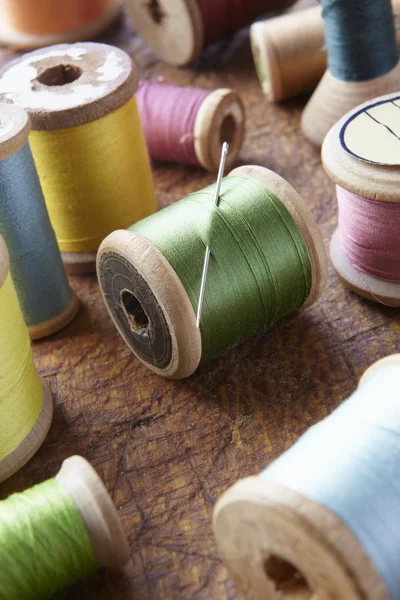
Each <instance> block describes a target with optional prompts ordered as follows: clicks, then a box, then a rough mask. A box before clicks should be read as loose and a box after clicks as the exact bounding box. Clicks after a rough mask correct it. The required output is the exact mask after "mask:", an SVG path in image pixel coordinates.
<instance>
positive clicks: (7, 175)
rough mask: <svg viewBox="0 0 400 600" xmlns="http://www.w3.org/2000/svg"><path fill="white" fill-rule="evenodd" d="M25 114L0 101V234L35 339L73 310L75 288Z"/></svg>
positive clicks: (75, 306)
mask: <svg viewBox="0 0 400 600" xmlns="http://www.w3.org/2000/svg"><path fill="white" fill-rule="evenodd" d="M29 130H30V124H29V117H28V115H27V113H26V112H25V111H24V110H23V109H21V108H19V107H17V106H12V105H8V104H1V105H0V234H1V235H2V236H3V237H4V239H5V241H6V244H7V247H8V251H9V254H10V270H11V275H12V278H13V281H14V285H15V287H16V290H17V294H18V299H19V302H20V305H21V309H22V313H23V315H24V319H25V322H26V324H27V326H28V330H29V333H30V335H31V337H32V338H33V339H36V338H40V337H43V336H45V335H50V334H52V333H54V332H56V331H58V330H59V329H61V328H62V327H64V326H65V325H67V324H68V323H69V322H70V321H71V320H72V319H73V318H74V316H75V315H76V313H77V310H78V308H79V301H78V299H77V297H76V296H75V294H74V293H73V291H72V289H71V287H70V285H69V282H68V279H67V276H66V273H65V269H64V266H63V263H62V260H61V255H60V252H59V249H58V245H57V241H56V238H55V235H54V232H53V229H52V227H51V224H50V220H49V216H48V213H47V209H46V205H45V202H44V198H43V194H42V191H41V187H40V183H39V179H38V176H37V173H36V169H35V165H34V162H33V158H32V154H31V151H30V147H29V142H28V141H27V139H28V134H29Z"/></svg>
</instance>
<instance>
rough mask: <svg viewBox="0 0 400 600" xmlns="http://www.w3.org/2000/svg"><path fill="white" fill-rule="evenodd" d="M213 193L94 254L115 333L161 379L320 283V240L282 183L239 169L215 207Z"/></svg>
mask: <svg viewBox="0 0 400 600" xmlns="http://www.w3.org/2000/svg"><path fill="white" fill-rule="evenodd" d="M213 194H214V186H210V187H209V188H206V189H205V190H201V191H200V192H197V193H194V194H191V195H190V196H188V197H187V198H185V199H183V200H181V201H180V202H178V203H175V204H173V205H171V206H169V207H168V208H166V209H164V210H162V211H160V212H159V213H156V215H153V216H152V217H149V218H148V219H145V220H144V221H141V222H140V223H138V224H136V226H133V227H132V228H130V230H128V231H115V232H114V233H112V234H111V235H109V236H108V237H107V238H106V239H105V240H104V241H103V243H102V245H101V246H100V248H99V253H98V258H97V273H98V279H99V282H100V287H101V290H102V294H103V297H104V300H105V303H106V305H107V308H108V310H109V312H110V314H111V317H112V319H113V321H114V323H115V325H116V327H117V329H118V331H119V332H120V334H121V335H122V337H123V338H124V340H125V342H126V343H127V344H128V346H129V347H130V348H131V350H132V351H133V352H134V353H135V355H136V356H137V357H138V358H139V359H140V360H141V361H142V362H143V363H144V364H145V365H146V366H147V367H148V368H149V369H151V370H152V371H154V372H155V373H158V374H160V375H163V376H164V377H169V378H174V379H180V378H183V377H188V376H189V375H191V374H192V373H193V372H194V371H195V370H196V368H197V367H198V365H199V364H200V362H201V361H204V360H206V359H207V358H210V357H212V356H215V355H217V354H220V353H221V352H223V351H224V350H226V349H227V348H229V347H231V346H233V345H235V344H237V343H238V342H240V341H242V340H243V339H246V338H248V337H250V336H251V335H254V334H256V333H258V332H260V331H262V330H264V329H265V328H267V327H268V326H269V325H271V323H273V322H275V321H277V320H278V319H279V318H281V317H282V316H283V315H284V314H289V313H292V312H294V311H295V310H297V309H299V308H301V307H302V306H309V305H310V304H312V303H313V302H314V301H315V300H316V299H317V298H318V297H319V296H320V294H321V291H322V289H323V287H324V285H325V280H326V257H325V250H324V247H323V243H322V239H321V234H320V232H319V230H318V228H317V226H316V224H315V221H314V219H313V217H312V215H311V214H310V212H309V211H308V208H307V207H306V205H305V204H304V202H303V200H302V199H301V198H300V196H299V195H298V194H297V193H296V192H295V190H294V189H293V188H292V187H291V186H290V185H289V184H288V183H287V182H286V181H285V180H284V179H282V178H281V177H279V176H278V175H276V174H275V173H273V172H272V171H269V170H268V169H265V168H263V167H255V166H254V167H249V166H247V167H239V168H238V169H235V170H234V171H232V172H231V173H230V175H229V176H228V177H225V178H224V179H223V180H222V186H221V193H220V201H219V204H218V207H214V205H213ZM288 232H290V233H288ZM207 245H208V246H209V247H210V250H211V259H210V264H209V269H208V278H207V285H206V289H205V302H204V307H203V313H202V320H201V326H200V328H197V327H196V312H197V309H198V302H199V293H200V285H201V278H202V271H203V263H204V252H205V247H206V246H207ZM277 257H279V259H278V258H277ZM278 262H279V265H278V264H277V263H278ZM238 315H240V317H241V318H240V319H238V318H237V317H238Z"/></svg>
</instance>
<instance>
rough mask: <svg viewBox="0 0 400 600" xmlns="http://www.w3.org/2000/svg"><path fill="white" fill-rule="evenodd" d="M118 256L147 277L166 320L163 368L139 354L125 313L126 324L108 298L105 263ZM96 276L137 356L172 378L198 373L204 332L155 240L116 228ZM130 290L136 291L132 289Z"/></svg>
mask: <svg viewBox="0 0 400 600" xmlns="http://www.w3.org/2000/svg"><path fill="white" fill-rule="evenodd" d="M116 256H117V257H118V258H120V257H122V259H123V260H124V261H126V262H127V263H129V264H130V265H132V266H133V267H134V269H135V270H136V272H137V273H138V274H139V276H140V277H141V278H142V279H144V281H145V282H146V284H147V286H148V287H149V288H150V290H151V292H152V294H153V296H154V298H155V302H156V303H157V307H158V309H159V310H160V311H161V314H162V316H163V318H164V319H165V327H166V328H167V332H166V333H168V334H169V336H170V344H171V351H170V358H169V360H168V363H167V364H166V365H165V366H163V367H158V366H157V365H154V364H152V363H151V362H148V361H147V360H146V359H145V358H143V357H142V356H141V355H140V354H139V353H138V351H137V350H136V347H135V344H134V341H133V342H131V337H132V336H131V333H130V332H131V327H130V326H129V322H128V320H127V318H126V315H125V319H124V321H123V324H120V323H119V320H118V318H117V316H116V312H115V309H113V306H112V303H111V300H109V299H108V296H110V297H111V291H112V290H110V289H109V288H108V284H107V283H106V281H105V275H104V268H105V267H104V265H105V262H106V260H107V259H108V257H113V258H114V257H116ZM97 278H98V281H99V284H100V290H101V294H102V298H103V301H104V303H105V305H106V307H107V310H108V312H109V314H110V316H111V319H112V320H113V322H114V325H115V326H116V328H117V330H118V332H119V334H120V335H121V337H122V339H123V340H124V341H125V343H126V344H127V345H128V347H129V348H130V350H131V351H132V352H133V353H134V354H135V356H136V358H138V359H139V360H140V361H141V362H142V363H143V364H144V365H145V366H146V367H147V368H148V369H150V370H151V371H153V372H154V373H157V374H158V375H162V376H163V377H167V378H169V379H183V378H184V377H189V376H190V375H192V374H193V373H194V372H195V370H196V369H197V367H198V366H199V364H200V361H201V353H202V347H201V334H200V329H198V328H197V327H196V315H195V312H194V310H193V307H192V304H191V302H190V299H189V297H188V295H187V293H186V290H185V288H184V287H183V284H182V282H181V281H180V279H179V277H178V275H177V274H176V273H175V271H174V270H173V268H172V266H171V265H170V264H169V263H168V261H167V260H166V259H165V257H164V256H163V255H162V254H161V252H160V251H159V250H158V248H156V246H155V245H154V244H153V243H152V242H150V241H149V240H147V239H146V238H144V237H142V236H139V235H137V234H136V233H134V232H133V231H125V230H119V231H114V232H113V233H111V234H110V235H109V236H107V237H106V238H105V240H104V241H103V242H102V244H101V245H100V248H99V251H98V255H97ZM124 289H125V288H124ZM128 291H131V293H132V294H133V291H132V290H128ZM133 295H134V294H133ZM142 306H143V308H144V310H145V312H146V314H147V313H148V312H149V311H146V305H145V304H143V305H142ZM149 320H150V319H149ZM150 321H151V320H150ZM150 325H151V323H150ZM133 340H134V338H133Z"/></svg>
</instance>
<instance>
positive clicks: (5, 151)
mask: <svg viewBox="0 0 400 600" xmlns="http://www.w3.org/2000/svg"><path fill="white" fill-rule="evenodd" d="M30 130H31V123H30V119H29V116H28V113H27V112H26V111H25V110H24V109H23V108H21V107H20V106H15V105H14V104H0V161H3V160H6V159H7V158H10V157H11V156H13V155H14V154H16V153H17V152H19V150H21V149H22V148H23V147H24V146H25V144H26V142H27V140H28V136H29V132H30Z"/></svg>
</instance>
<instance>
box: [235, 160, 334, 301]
mask: <svg viewBox="0 0 400 600" xmlns="http://www.w3.org/2000/svg"><path fill="white" fill-rule="evenodd" d="M235 175H237V176H242V177H248V178H250V179H253V180H254V181H255V182H256V183H261V184H262V185H263V186H265V187H266V188H267V189H270V190H271V191H272V192H274V194H276V196H277V197H278V198H279V200H280V201H281V202H282V204H283V205H284V206H285V208H286V209H287V210H288V212H289V213H290V215H291V217H292V219H293V220H294V222H295V223H296V225H297V227H298V228H299V230H300V233H301V234H302V237H303V239H304V242H305V244H306V247H307V250H308V255H309V259H310V264H311V289H310V293H309V295H308V298H307V300H306V301H305V303H304V304H303V306H302V308H307V307H309V306H311V305H312V304H314V302H316V300H318V298H319V297H320V296H321V294H322V292H323V290H324V288H325V285H326V281H327V277H328V262H327V256H326V252H325V246H324V241H323V238H322V233H321V231H320V230H319V228H318V225H317V224H316V222H315V219H314V217H313V215H312V213H311V211H310V210H309V209H308V207H307V205H306V204H305V202H304V200H303V199H302V197H301V196H300V195H299V194H298V193H297V192H296V190H295V189H294V188H293V187H292V186H291V185H290V183H288V182H287V181H286V180H285V179H283V178H282V177H280V176H279V175H277V174H276V173H274V172H273V171H270V170H269V169H266V168H265V167H260V166H257V165H249V166H245V167H238V168H237V169H234V170H233V171H231V172H230V173H229V176H235Z"/></svg>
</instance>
